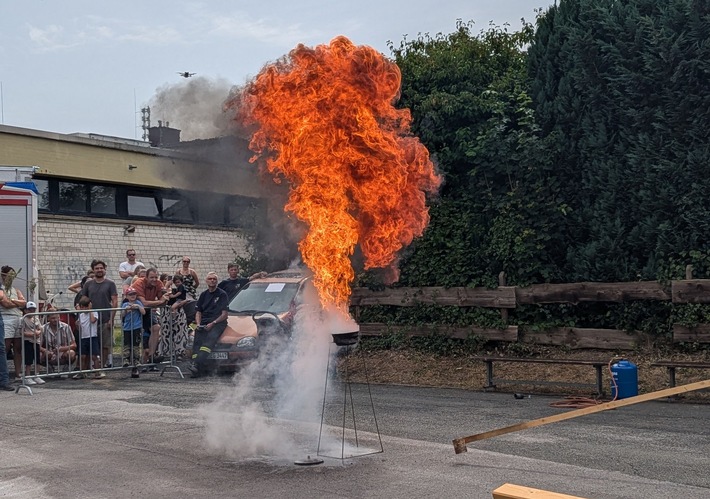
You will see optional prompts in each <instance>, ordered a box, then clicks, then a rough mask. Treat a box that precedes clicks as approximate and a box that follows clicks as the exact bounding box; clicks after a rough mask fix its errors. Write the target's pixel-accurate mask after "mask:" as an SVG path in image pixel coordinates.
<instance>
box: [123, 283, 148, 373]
mask: <svg viewBox="0 0 710 499" xmlns="http://www.w3.org/2000/svg"><path fill="white" fill-rule="evenodd" d="M121 308H122V309H123V310H122V311H121V319H122V320H121V328H122V329H123V367H128V366H130V365H135V363H136V361H137V360H138V352H139V351H140V345H141V339H142V336H143V334H142V333H143V316H144V315H145V307H144V306H143V303H141V301H140V300H139V299H138V291H136V289H135V288H126V294H125V298H124V299H123V303H122V304H121ZM148 338H150V334H148ZM145 348H146V349H147V348H148V345H147V339H146V345H145Z"/></svg>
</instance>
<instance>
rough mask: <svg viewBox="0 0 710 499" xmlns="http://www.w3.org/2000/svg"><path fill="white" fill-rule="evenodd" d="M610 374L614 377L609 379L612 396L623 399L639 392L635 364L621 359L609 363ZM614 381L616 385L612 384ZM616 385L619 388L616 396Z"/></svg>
mask: <svg viewBox="0 0 710 499" xmlns="http://www.w3.org/2000/svg"><path fill="white" fill-rule="evenodd" d="M611 375H612V376H613V377H614V379H613V380H612V381H611V396H612V398H616V399H625V398H628V397H635V396H636V395H638V394H639V373H638V368H637V367H636V364H634V363H632V362H629V361H628V360H624V359H622V360H620V361H619V362H617V363H616V364H612V365H611ZM614 381H616V386H614ZM617 387H618V389H619V395H618V396H617V394H616V390H617Z"/></svg>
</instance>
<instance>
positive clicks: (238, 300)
mask: <svg viewBox="0 0 710 499" xmlns="http://www.w3.org/2000/svg"><path fill="white" fill-rule="evenodd" d="M297 292H298V283H297V282H250V283H249V284H247V285H246V286H244V287H243V288H242V289H241V290H240V291H239V293H237V296H235V297H234V298H232V301H231V302H230V303H229V311H230V312H236V313H249V314H253V313H254V312H271V313H274V314H281V313H284V312H287V311H288V309H289V307H290V306H291V302H292V301H293V299H294V297H295V296H296V293H297Z"/></svg>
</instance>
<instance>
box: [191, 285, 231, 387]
mask: <svg viewBox="0 0 710 499" xmlns="http://www.w3.org/2000/svg"><path fill="white" fill-rule="evenodd" d="M205 281H206V283H207V289H206V290H205V291H203V292H202V294H200V297H199V298H198V299H197V305H196V306H195V312H196V313H195V322H196V323H197V331H195V343H194V345H193V348H192V361H193V363H192V365H190V371H191V372H192V377H193V378H199V377H200V376H204V375H206V374H208V373H209V360H210V354H211V353H212V348H213V347H214V346H215V344H216V343H217V340H218V339H219V337H220V336H222V333H223V332H224V330H225V328H226V327H227V306H228V305H229V298H228V297H227V293H225V292H224V291H223V290H222V289H220V288H219V287H217V283H218V282H219V278H218V277H217V273H216V272H210V273H209V274H207V277H206V278H205Z"/></svg>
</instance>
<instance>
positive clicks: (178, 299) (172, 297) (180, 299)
mask: <svg viewBox="0 0 710 499" xmlns="http://www.w3.org/2000/svg"><path fill="white" fill-rule="evenodd" d="M168 298H169V300H168V306H169V307H170V310H172V313H173V314H175V313H177V310H178V309H179V308H180V307H182V306H183V305H184V304H185V300H187V290H186V289H185V286H184V285H183V283H182V276H180V275H179V274H178V275H174V276H173V286H172V288H171V289H170V294H169V295H168Z"/></svg>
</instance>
